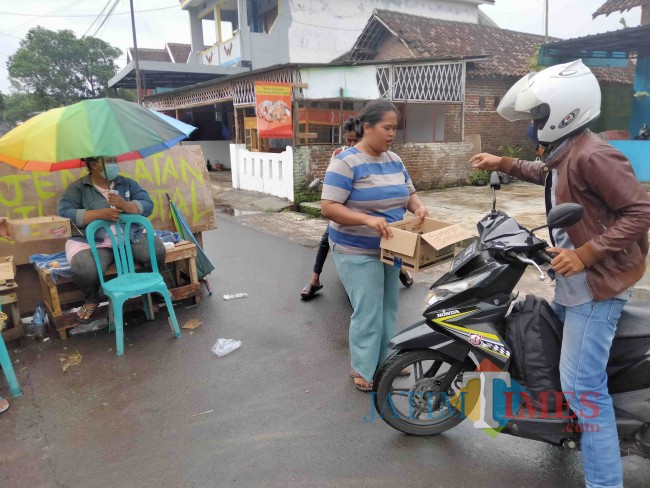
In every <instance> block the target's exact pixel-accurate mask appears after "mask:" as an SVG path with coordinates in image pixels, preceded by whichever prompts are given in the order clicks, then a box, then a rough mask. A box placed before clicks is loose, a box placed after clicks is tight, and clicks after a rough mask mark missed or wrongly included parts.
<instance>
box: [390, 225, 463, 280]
mask: <svg viewBox="0 0 650 488" xmlns="http://www.w3.org/2000/svg"><path fill="white" fill-rule="evenodd" d="M390 226H391V227H392V228H393V237H391V238H390V239H382V240H381V244H380V247H381V260H382V261H383V262H384V263H386V264H393V265H395V266H398V267H402V266H403V267H405V268H407V269H408V270H411V271H421V270H424V269H428V268H430V267H431V266H433V265H435V264H438V263H440V262H442V261H445V260H447V259H451V258H453V257H454V249H455V246H456V244H457V243H462V242H463V241H466V240H467V239H470V238H472V233H471V232H469V231H467V230H465V229H464V228H463V227H461V226H460V225H458V224H450V223H449V222H443V221H442V220H434V219H429V218H425V219H424V221H423V222H422V223H420V219H419V218H417V217H412V218H409V219H405V220H400V221H399V222H393V223H392V224H390Z"/></svg>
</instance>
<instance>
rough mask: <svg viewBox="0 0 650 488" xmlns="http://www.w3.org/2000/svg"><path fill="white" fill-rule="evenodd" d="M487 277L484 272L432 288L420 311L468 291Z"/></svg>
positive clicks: (487, 274) (487, 273)
mask: <svg viewBox="0 0 650 488" xmlns="http://www.w3.org/2000/svg"><path fill="white" fill-rule="evenodd" d="M489 275H490V271H486V272H484V273H480V274H477V275H473V276H468V277H467V278H465V279H463V280H458V281H450V282H449V283H444V284H442V285H440V286H438V287H436V288H432V289H431V290H429V293H428V294H427V296H426V298H425V299H424V304H423V307H422V310H426V309H427V308H429V307H431V306H432V305H435V304H436V303H438V302H440V301H442V300H443V299H445V298H447V297H448V296H449V295H455V294H457V293H460V292H461V291H465V290H469V289H470V288H472V287H473V286H476V285H477V284H479V283H480V282H481V281H483V280H484V279H485V278H487V277H488V276H489Z"/></svg>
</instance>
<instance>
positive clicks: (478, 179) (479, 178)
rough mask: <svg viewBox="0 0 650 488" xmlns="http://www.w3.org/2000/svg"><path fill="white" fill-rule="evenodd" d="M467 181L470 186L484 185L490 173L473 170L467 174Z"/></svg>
mask: <svg viewBox="0 0 650 488" xmlns="http://www.w3.org/2000/svg"><path fill="white" fill-rule="evenodd" d="M467 181H468V182H469V183H470V184H471V185H477V186H478V185H486V184H487V183H489V181H490V171H488V170H486V169H475V170H472V171H471V172H470V173H469V177H468V178H467Z"/></svg>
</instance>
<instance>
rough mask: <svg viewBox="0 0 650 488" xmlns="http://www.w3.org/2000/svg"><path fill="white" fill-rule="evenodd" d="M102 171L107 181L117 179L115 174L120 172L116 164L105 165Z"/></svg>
mask: <svg viewBox="0 0 650 488" xmlns="http://www.w3.org/2000/svg"><path fill="white" fill-rule="evenodd" d="M104 171H105V172H106V178H108V180H109V181H113V180H114V179H115V178H117V174H118V173H119V172H120V165H119V164H117V163H105V164H104Z"/></svg>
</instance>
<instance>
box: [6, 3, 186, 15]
mask: <svg viewBox="0 0 650 488" xmlns="http://www.w3.org/2000/svg"><path fill="white" fill-rule="evenodd" d="M178 7H179V6H178V5H173V6H169V7H160V8H151V9H148V10H136V11H135V12H134V13H137V14H141V13H143V12H156V11H158V10H169V9H171V8H178ZM0 14H1V15H15V16H17V17H39V18H43V17H96V14H74V15H73V14H70V15H43V14H19V13H16V12H0ZM130 14H131V12H115V13H114V14H113V15H130Z"/></svg>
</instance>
